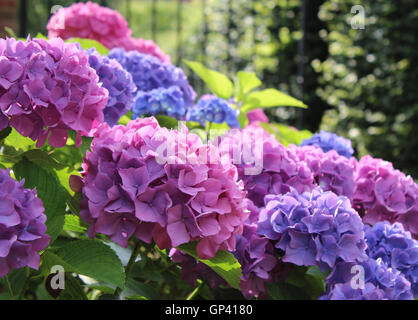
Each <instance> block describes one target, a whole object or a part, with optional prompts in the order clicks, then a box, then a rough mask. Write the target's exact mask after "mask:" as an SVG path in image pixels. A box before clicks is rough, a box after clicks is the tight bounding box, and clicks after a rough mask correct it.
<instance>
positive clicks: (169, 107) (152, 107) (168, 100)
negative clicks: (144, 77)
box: [132, 86, 186, 119]
mask: <svg viewBox="0 0 418 320" xmlns="http://www.w3.org/2000/svg"><path fill="white" fill-rule="evenodd" d="M185 113H186V108H185V103H184V99H183V91H181V89H180V88H179V87H177V86H171V87H168V88H163V87H160V88H156V89H153V90H150V91H139V92H138V94H137V95H136V98H135V104H134V106H133V108H132V118H133V119H136V118H139V117H140V116H141V115H144V114H150V115H157V114H165V115H168V116H170V117H173V118H176V119H182V118H183V117H184V114H185Z"/></svg>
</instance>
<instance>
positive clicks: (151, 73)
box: [109, 48, 196, 118]
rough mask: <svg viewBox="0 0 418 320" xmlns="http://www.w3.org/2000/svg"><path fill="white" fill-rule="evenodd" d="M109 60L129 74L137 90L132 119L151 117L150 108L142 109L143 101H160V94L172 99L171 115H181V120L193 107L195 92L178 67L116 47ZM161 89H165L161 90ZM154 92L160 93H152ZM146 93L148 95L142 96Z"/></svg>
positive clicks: (110, 53) (151, 110) (151, 111)
mask: <svg viewBox="0 0 418 320" xmlns="http://www.w3.org/2000/svg"><path fill="white" fill-rule="evenodd" d="M109 57H110V58H113V59H116V60H117V61H118V62H119V63H120V64H121V65H122V66H123V67H124V68H125V69H126V70H127V71H128V72H129V73H130V74H131V75H132V78H133V81H134V83H135V85H136V87H137V90H138V93H137V99H139V101H138V103H137V104H136V105H135V107H134V111H135V115H136V116H142V115H146V114H155V113H153V109H152V108H151V109H149V108H146V105H145V104H144V101H146V100H149V99H154V100H158V101H161V99H162V98H161V95H162V93H163V92H164V94H165V95H166V96H167V95H168V96H170V98H174V100H175V103H174V104H172V106H173V107H175V108H176V109H175V110H174V111H172V112H171V113H172V114H181V117H182V118H184V115H185V112H186V109H187V108H189V107H191V106H192V105H193V103H194V99H195V97H196V93H195V92H194V90H193V88H192V87H191V86H190V84H189V82H188V80H187V77H186V75H185V74H184V72H183V70H181V69H180V68H177V67H176V66H174V65H172V64H169V63H163V62H161V61H160V60H159V59H157V58H155V57H153V56H150V55H146V54H141V53H138V52H136V51H125V50H123V49H119V48H116V49H113V50H111V51H110V52H109ZM172 87H175V88H172ZM162 88H165V89H169V90H167V91H165V90H162ZM154 89H160V90H157V91H152V90H154ZM178 90H180V91H181V93H182V96H181V99H179V95H178V93H177V91H178ZM146 93H148V95H145V94H146ZM144 95H145V96H144ZM181 102H183V104H182V105H180V103H181ZM163 111H164V110H163ZM140 112H144V113H140Z"/></svg>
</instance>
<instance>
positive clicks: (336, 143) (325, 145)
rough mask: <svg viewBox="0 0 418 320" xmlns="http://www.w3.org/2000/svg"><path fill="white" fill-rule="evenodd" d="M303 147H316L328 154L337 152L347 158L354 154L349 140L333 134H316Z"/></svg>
mask: <svg viewBox="0 0 418 320" xmlns="http://www.w3.org/2000/svg"><path fill="white" fill-rule="evenodd" d="M301 145H302V146H315V147H318V148H321V149H322V151H324V152H328V151H330V150H335V151H337V152H338V154H339V155H341V156H344V157H346V158H349V159H350V158H351V156H352V155H353V153H354V150H353V147H352V146H351V141H350V140H349V139H346V138H343V137H340V136H338V135H336V134H335V133H332V132H327V131H322V130H321V132H320V133H315V134H314V135H313V136H312V137H310V138H309V139H305V140H303V141H302V143H301Z"/></svg>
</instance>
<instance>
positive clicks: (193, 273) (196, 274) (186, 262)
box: [169, 248, 228, 289]
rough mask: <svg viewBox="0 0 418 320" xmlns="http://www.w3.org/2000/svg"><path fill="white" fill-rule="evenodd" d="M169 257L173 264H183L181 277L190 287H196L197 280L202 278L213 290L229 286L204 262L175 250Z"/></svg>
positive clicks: (172, 250) (171, 251)
mask: <svg viewBox="0 0 418 320" xmlns="http://www.w3.org/2000/svg"><path fill="white" fill-rule="evenodd" d="M169 255H170V258H171V260H172V261H173V262H175V263H180V264H181V275H182V277H183V279H184V281H186V282H187V283H189V284H190V285H192V286H194V287H195V286H196V283H197V279H198V278H200V279H203V280H205V281H206V282H207V283H208V284H209V286H210V287H211V288H213V289H216V288H218V287H219V286H221V285H223V286H228V284H227V283H226V281H225V280H224V279H222V278H221V277H220V276H219V275H218V274H217V273H216V272H215V271H213V270H212V269H211V268H209V267H208V266H207V265H206V264H204V263H203V262H200V261H197V260H196V259H195V258H193V257H191V256H189V255H187V254H185V253H183V252H181V251H180V250H178V249H174V248H173V249H171V250H170V254H169Z"/></svg>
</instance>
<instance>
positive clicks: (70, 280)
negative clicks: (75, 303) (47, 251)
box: [58, 273, 88, 300]
mask: <svg viewBox="0 0 418 320" xmlns="http://www.w3.org/2000/svg"><path fill="white" fill-rule="evenodd" d="M58 299H59V300H88V299H87V296H86V294H85V293H84V290H83V287H82V286H81V285H80V282H79V281H78V280H77V279H76V278H74V277H73V276H71V275H70V274H67V273H66V274H65V289H64V290H62V291H61V292H60V295H59V298H58Z"/></svg>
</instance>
